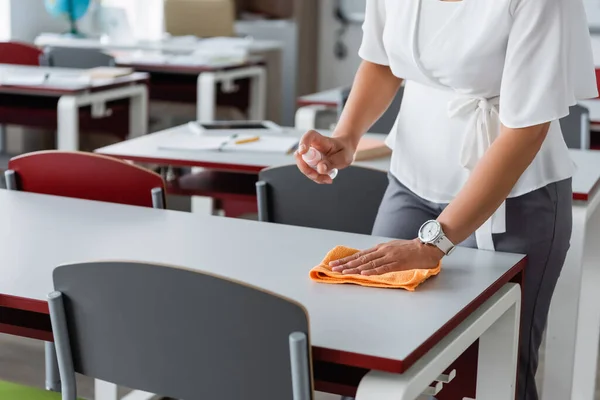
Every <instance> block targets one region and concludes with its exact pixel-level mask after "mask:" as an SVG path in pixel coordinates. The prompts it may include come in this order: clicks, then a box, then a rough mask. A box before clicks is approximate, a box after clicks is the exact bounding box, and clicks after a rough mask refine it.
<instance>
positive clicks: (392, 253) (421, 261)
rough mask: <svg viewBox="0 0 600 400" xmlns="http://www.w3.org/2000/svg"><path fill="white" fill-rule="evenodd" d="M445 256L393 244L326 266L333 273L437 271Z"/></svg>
mask: <svg viewBox="0 0 600 400" xmlns="http://www.w3.org/2000/svg"><path fill="white" fill-rule="evenodd" d="M443 256H444V253H443V252H442V251H441V250H440V249H438V248H437V247H435V246H430V245H426V244H423V243H421V242H420V241H419V240H418V239H415V240H394V241H392V242H389V243H384V244H380V245H378V246H375V247H373V248H372V249H369V250H365V251H361V252H359V253H356V254H354V255H352V256H350V257H346V258H342V259H341V260H337V261H333V262H331V263H329V266H330V267H332V270H333V271H334V272H341V273H343V274H360V275H365V276H371V275H382V274H387V273H388V272H396V271H408V270H413V269H433V268H436V267H437V266H438V264H439V262H440V260H441V259H442V257H443Z"/></svg>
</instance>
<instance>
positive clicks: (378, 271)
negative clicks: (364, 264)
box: [360, 264, 399, 276]
mask: <svg viewBox="0 0 600 400" xmlns="http://www.w3.org/2000/svg"><path fill="white" fill-rule="evenodd" d="M394 271H399V270H398V269H394V268H393V266H392V264H383V265H381V266H378V267H376V268H373V269H368V270H365V271H361V273H360V274H361V275H363V276H374V275H383V274H387V273H388V272H394Z"/></svg>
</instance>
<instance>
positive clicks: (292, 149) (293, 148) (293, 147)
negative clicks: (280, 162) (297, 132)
mask: <svg viewBox="0 0 600 400" xmlns="http://www.w3.org/2000/svg"><path fill="white" fill-rule="evenodd" d="M299 146H300V142H298V143H296V144H295V145H293V146H292V148H291V149H289V150H288V152H287V154H292V153H294V152H295V151H296V150H298V147H299Z"/></svg>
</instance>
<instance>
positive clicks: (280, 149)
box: [158, 134, 298, 154]
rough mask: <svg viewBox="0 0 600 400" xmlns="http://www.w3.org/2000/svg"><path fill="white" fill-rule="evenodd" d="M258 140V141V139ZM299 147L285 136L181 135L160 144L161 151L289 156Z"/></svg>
mask: <svg viewBox="0 0 600 400" xmlns="http://www.w3.org/2000/svg"><path fill="white" fill-rule="evenodd" d="M256 138H258V139H256ZM297 145H298V138H294V137H285V136H260V137H255V136H254V135H252V134H240V135H235V136H223V135H215V136H210V135H195V134H190V135H180V136H175V137H172V138H169V139H168V140H165V141H164V142H163V143H161V144H159V146H158V147H159V149H161V150H175V151H212V152H219V151H220V152H235V153H273V154H289V153H291V152H293V151H294V150H295V149H296V147H297Z"/></svg>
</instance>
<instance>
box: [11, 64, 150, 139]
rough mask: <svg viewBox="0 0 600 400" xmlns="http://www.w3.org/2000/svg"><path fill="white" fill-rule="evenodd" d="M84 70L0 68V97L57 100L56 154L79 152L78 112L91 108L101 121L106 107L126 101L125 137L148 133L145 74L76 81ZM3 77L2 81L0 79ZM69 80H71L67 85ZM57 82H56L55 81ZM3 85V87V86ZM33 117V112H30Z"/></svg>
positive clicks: (31, 67)
mask: <svg viewBox="0 0 600 400" xmlns="http://www.w3.org/2000/svg"><path fill="white" fill-rule="evenodd" d="M46 74H47V75H49V76H50V78H51V79H50V80H48V81H46V82H43V83H41V82H39V83H32V84H28V83H26V82H21V83H17V82H16V81H14V82H11V81H10V80H11V79H14V78H15V77H19V79H24V78H27V77H31V78H32V79H33V80H32V82H34V81H35V79H36V77H39V76H42V75H46ZM83 74H85V70H81V69H69V68H52V67H35V66H21V65H8V64H0V94H3V95H11V94H14V95H27V96H37V97H57V98H58V105H57V121H58V129H57V147H58V149H59V150H79V109H80V108H81V107H85V106H91V109H92V116H93V117H98V118H102V117H104V116H105V115H106V113H107V107H106V103H107V102H110V101H114V100H119V99H129V101H130V104H129V135H130V137H132V138H133V137H137V136H141V135H145V134H146V133H147V132H148V87H147V81H148V74H145V73H133V74H130V75H127V76H122V77H118V78H110V79H94V80H90V81H88V82H85V81H84V80H78V79H77V77H81V76H82V75H83ZM2 77H3V78H2ZM69 77H73V80H72V81H70V80H69V79H70V78H69ZM58 78H60V79H58ZM3 82H4V84H3ZM32 113H33V112H32Z"/></svg>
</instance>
